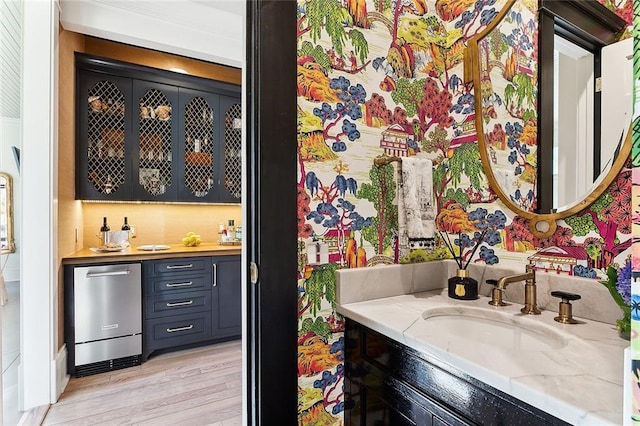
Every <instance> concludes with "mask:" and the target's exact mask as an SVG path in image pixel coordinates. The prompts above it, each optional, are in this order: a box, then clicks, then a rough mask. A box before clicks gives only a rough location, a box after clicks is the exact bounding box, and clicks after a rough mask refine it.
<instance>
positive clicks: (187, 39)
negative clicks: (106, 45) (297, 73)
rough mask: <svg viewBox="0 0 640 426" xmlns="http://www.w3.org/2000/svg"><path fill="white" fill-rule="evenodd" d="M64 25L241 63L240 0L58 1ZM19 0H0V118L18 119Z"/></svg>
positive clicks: (138, 43) (236, 64) (235, 64)
mask: <svg viewBox="0 0 640 426" xmlns="http://www.w3.org/2000/svg"><path fill="white" fill-rule="evenodd" d="M59 3H60V23H61V25H62V26H63V27H64V28H65V29H68V30H71V31H75V32H79V33H82V34H86V35H91V36H95V37H100V38H104V39H107V40H113V41H117V42H121V43H127V44H131V45H135V46H140V47H146V48H149V49H154V50H160V51H164V52H168V53H174V54H177V55H182V56H187V57H191V58H196V59H201V60H204V61H209V62H215V63H219V64H223V65H229V66H233V67H238V68H240V67H242V63H243V60H244V14H245V8H246V3H245V1H244V0H159V1H158V0H155V1H150V0H142V1H138V0H60V2H59ZM22 7H23V1H22V0H2V1H0V117H5V118H20V87H21V75H22V69H21V63H22V61H21V56H22V52H21V51H22V21H23V17H22Z"/></svg>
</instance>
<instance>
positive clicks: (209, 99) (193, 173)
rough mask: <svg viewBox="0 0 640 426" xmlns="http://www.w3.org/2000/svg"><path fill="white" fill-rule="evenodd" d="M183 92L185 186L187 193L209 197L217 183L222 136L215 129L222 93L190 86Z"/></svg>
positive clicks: (182, 143) (193, 195)
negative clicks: (212, 92) (216, 175)
mask: <svg viewBox="0 0 640 426" xmlns="http://www.w3.org/2000/svg"><path fill="white" fill-rule="evenodd" d="M180 95H181V97H182V98H183V99H185V100H186V104H185V106H184V113H183V116H182V120H183V125H184V132H182V138H181V140H180V142H181V150H182V154H183V155H184V167H183V169H182V172H181V173H182V175H183V176H182V179H183V182H184V183H183V185H182V186H183V188H182V190H183V192H184V193H185V194H184V197H189V198H193V199H194V200H198V199H200V200H207V199H208V198H212V197H213V194H214V191H215V185H216V182H215V181H214V173H215V172H216V167H215V152H214V147H215V145H216V144H217V143H218V140H217V135H216V132H215V131H214V129H215V126H216V124H217V121H218V120H217V119H218V117H217V115H218V114H217V109H218V97H217V96H211V95H208V94H201V93H197V92H194V91H186V90H182V91H181V93H180Z"/></svg>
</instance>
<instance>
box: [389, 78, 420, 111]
mask: <svg viewBox="0 0 640 426" xmlns="http://www.w3.org/2000/svg"><path fill="white" fill-rule="evenodd" d="M423 88H424V80H410V79H408V78H401V79H399V80H398V81H397V82H396V89H395V90H394V91H393V92H391V99H393V101H394V102H395V103H397V104H399V105H402V106H403V107H404V109H405V110H406V111H407V116H409V117H413V116H414V115H416V114H417V113H418V105H419V104H420V101H422V99H423V98H424V91H423Z"/></svg>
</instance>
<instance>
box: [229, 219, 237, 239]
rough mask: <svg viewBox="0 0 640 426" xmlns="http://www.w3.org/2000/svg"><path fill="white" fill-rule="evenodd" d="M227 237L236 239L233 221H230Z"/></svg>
mask: <svg viewBox="0 0 640 426" xmlns="http://www.w3.org/2000/svg"><path fill="white" fill-rule="evenodd" d="M227 235H228V236H229V237H231V240H234V239H235V238H236V227H235V223H234V220H233V219H229V224H228V226H227Z"/></svg>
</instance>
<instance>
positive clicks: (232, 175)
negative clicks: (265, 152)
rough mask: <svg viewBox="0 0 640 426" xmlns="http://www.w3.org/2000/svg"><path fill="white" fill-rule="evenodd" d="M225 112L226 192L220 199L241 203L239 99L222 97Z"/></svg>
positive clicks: (224, 158)
mask: <svg viewBox="0 0 640 426" xmlns="http://www.w3.org/2000/svg"><path fill="white" fill-rule="evenodd" d="M220 107H221V110H222V111H223V112H224V157H223V160H224V169H223V170H224V172H223V174H224V191H223V193H222V194H221V196H220V198H222V199H224V200H226V201H232V202H233V201H236V202H239V201H240V198H241V192H242V115H241V111H242V109H241V106H240V102H238V99H233V98H228V97H221V99H220Z"/></svg>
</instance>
